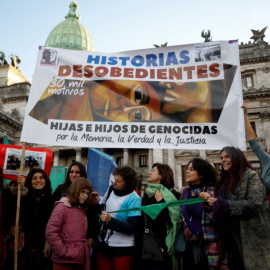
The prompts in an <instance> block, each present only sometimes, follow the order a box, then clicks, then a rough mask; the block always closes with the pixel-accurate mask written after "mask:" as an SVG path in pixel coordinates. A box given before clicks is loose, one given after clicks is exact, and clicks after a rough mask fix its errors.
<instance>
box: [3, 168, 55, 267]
mask: <svg viewBox="0 0 270 270" xmlns="http://www.w3.org/2000/svg"><path fill="white" fill-rule="evenodd" d="M18 182H20V183H21V185H22V188H23V189H24V184H25V187H26V188H27V190H28V192H27V194H26V195H25V196H22V197H21V205H20V220H19V236H18V239H19V243H18V251H19V254H18V255H19V256H18V269H25V270H45V269H50V268H49V267H50V261H49V260H46V259H45V257H48V256H47V251H49V247H48V245H46V241H45V228H46V225H47V221H48V220H49V217H50V214H51V211H52V206H53V201H52V189H51V182H50V179H49V177H48V176H47V174H46V173H45V171H44V170H42V169H33V170H32V171H30V172H29V173H28V175H27V177H26V179H25V178H24V176H18ZM16 184H17V182H16V181H11V185H10V196H9V197H8V199H7V201H6V202H5V203H6V207H7V209H6V210H7V211H5V217H4V219H5V222H6V223H7V224H6V225H7V227H8V229H9V235H8V236H7V237H6V238H5V244H6V251H7V258H6V261H5V267H6V268H5V269H13V267H14V257H13V255H14V235H15V217H16V205H17V203H16V202H17V193H14V192H16V186H17V185H16ZM22 195H24V194H23V193H22ZM44 250H45V251H46V252H45V253H46V254H45V257H44V255H43V254H44V253H43V252H44Z"/></svg>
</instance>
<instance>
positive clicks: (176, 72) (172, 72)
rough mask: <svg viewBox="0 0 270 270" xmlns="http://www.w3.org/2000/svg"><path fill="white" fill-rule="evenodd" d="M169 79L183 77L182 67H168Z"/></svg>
mask: <svg viewBox="0 0 270 270" xmlns="http://www.w3.org/2000/svg"><path fill="white" fill-rule="evenodd" d="M169 79H170V80H173V79H177V80H182V79H183V74H182V68H181V67H179V68H177V69H175V68H170V69H169Z"/></svg>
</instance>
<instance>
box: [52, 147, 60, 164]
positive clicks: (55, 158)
mask: <svg viewBox="0 0 270 270" xmlns="http://www.w3.org/2000/svg"><path fill="white" fill-rule="evenodd" d="M53 166H59V150H54V151H53Z"/></svg>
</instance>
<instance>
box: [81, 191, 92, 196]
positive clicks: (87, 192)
mask: <svg viewBox="0 0 270 270" xmlns="http://www.w3.org/2000/svg"><path fill="white" fill-rule="evenodd" d="M80 193H81V194H83V195H87V197H90V196H91V193H90V192H89V191H84V190H83V191H81V192H80Z"/></svg>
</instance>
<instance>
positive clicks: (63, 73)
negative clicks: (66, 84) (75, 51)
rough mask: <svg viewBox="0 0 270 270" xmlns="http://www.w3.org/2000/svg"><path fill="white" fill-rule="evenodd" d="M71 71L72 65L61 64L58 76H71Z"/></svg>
mask: <svg viewBox="0 0 270 270" xmlns="http://www.w3.org/2000/svg"><path fill="white" fill-rule="evenodd" d="M70 73H71V68H70V66H59V70H58V76H62V77H64V76H69V75H70Z"/></svg>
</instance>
